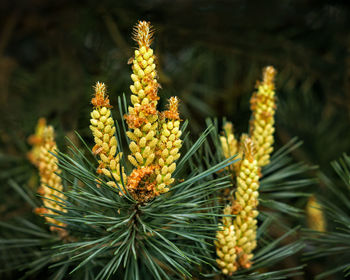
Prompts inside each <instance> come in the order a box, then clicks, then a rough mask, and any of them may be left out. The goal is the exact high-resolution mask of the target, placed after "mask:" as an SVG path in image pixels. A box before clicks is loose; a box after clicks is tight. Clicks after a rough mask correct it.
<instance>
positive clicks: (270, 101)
mask: <svg viewBox="0 0 350 280" xmlns="http://www.w3.org/2000/svg"><path fill="white" fill-rule="evenodd" d="M275 76H276V70H275V68H273V67H272V66H267V67H266V68H265V69H264V70H263V80H262V82H260V83H258V86H257V91H256V92H255V93H254V94H253V96H252V98H251V99H250V108H251V110H252V120H251V124H250V137H251V138H252V140H253V142H254V145H255V151H256V152H255V156H256V159H257V161H258V166H259V167H263V166H265V165H267V164H268V163H269V162H270V155H271V153H272V151H273V143H274V138H273V133H274V130H275V129H274V124H275V111H276V100H275V99H276V98H275V83H274V79H275Z"/></svg>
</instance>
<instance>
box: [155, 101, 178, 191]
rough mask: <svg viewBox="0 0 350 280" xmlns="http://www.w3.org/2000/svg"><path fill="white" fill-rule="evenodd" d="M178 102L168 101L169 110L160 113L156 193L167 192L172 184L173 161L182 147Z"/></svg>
mask: <svg viewBox="0 0 350 280" xmlns="http://www.w3.org/2000/svg"><path fill="white" fill-rule="evenodd" d="M178 103H179V100H178V99H177V98H176V97H171V98H170V99H169V105H168V106H169V109H168V110H167V111H164V112H163V113H162V120H161V128H160V134H161V135H162V137H161V138H160V140H159V142H158V145H157V149H158V151H159V152H158V153H157V154H158V157H157V161H156V163H157V164H158V165H159V166H161V167H162V168H161V169H160V168H159V169H156V174H157V175H158V176H157V191H158V192H159V193H164V192H167V191H168V190H169V186H170V185H171V184H172V183H173V182H174V178H172V173H173V172H174V171H175V169H176V163H175V161H176V160H177V159H179V158H180V152H179V150H180V148H181V145H182V141H181V139H180V137H181V133H182V132H181V129H180V118H179V112H178Z"/></svg>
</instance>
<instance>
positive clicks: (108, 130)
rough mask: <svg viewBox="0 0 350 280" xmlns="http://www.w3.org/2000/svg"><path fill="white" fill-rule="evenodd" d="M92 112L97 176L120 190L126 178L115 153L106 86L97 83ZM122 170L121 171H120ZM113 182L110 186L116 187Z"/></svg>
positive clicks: (118, 157)
mask: <svg viewBox="0 0 350 280" xmlns="http://www.w3.org/2000/svg"><path fill="white" fill-rule="evenodd" d="M91 103H92V104H93V111H92V113H91V120H90V123H91V125H90V130H91V132H92V135H93V136H94V140H95V146H94V147H93V149H92V151H93V153H94V154H95V155H96V156H97V158H98V163H99V166H98V168H97V173H98V174H104V175H105V176H107V177H108V178H110V179H111V180H116V181H117V184H118V185H119V187H120V188H121V189H122V188H123V187H122V186H123V184H122V181H121V180H122V177H123V178H126V175H125V173H124V169H123V168H122V169H121V166H120V159H121V157H122V153H117V150H118V146H117V139H116V137H115V125H114V121H113V118H112V117H111V106H110V104H109V98H108V95H107V93H106V86H105V85H104V84H103V83H99V82H97V84H96V86H95V96H94V97H93V98H92V101H91ZM121 170H122V171H121ZM117 184H116V183H115V182H113V181H111V182H109V185H110V186H115V187H117Z"/></svg>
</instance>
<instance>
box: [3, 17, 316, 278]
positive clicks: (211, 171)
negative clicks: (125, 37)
mask: <svg viewBox="0 0 350 280" xmlns="http://www.w3.org/2000/svg"><path fill="white" fill-rule="evenodd" d="M153 35H154V31H153V28H152V26H151V25H150V23H149V22H145V21H140V22H138V23H137V24H136V25H135V27H134V33H133V39H134V40H135V41H136V43H137V47H136V49H135V50H134V55H133V57H132V58H130V60H129V64H131V72H132V73H131V81H132V84H131V86H130V92H129V94H127V95H128V96H130V98H129V99H128V100H129V102H128V101H127V98H126V96H125V95H123V96H119V97H118V102H117V106H116V104H115V103H114V102H113V101H114V100H115V99H117V95H116V94H114V93H113V92H111V91H110V90H109V88H108V87H107V86H106V85H105V84H104V83H102V82H97V83H96V84H95V85H94V88H93V90H91V91H93V96H92V99H91V104H90V109H91V112H90V125H89V129H90V132H91V136H92V137H91V140H92V142H93V143H92V144H91V143H89V142H88V141H87V142H86V141H85V140H84V139H83V138H82V137H81V136H80V135H79V134H77V136H78V138H79V139H80V140H81V143H80V144H79V145H76V144H74V142H73V141H71V142H70V147H69V149H68V153H63V152H60V151H59V150H58V149H57V145H56V142H55V139H54V130H53V128H52V126H47V125H46V123H45V122H44V121H42V120H41V121H39V125H38V128H37V130H36V133H35V136H33V137H31V138H30V139H31V140H30V143H32V144H33V145H34V148H33V151H32V153H31V155H30V156H29V158H30V159H31V161H32V162H33V164H35V165H36V166H37V167H38V170H39V176H40V187H39V191H38V192H39V195H40V199H41V201H42V203H41V205H40V206H39V205H37V204H36V203H34V202H31V204H32V206H33V208H34V209H36V210H34V211H35V212H36V213H37V214H39V215H41V216H43V217H44V219H42V218H40V217H37V219H41V224H42V225H43V226H42V227H39V226H38V225H37V224H34V223H29V222H27V221H25V224H26V225H27V226H28V227H29V228H30V230H24V232H25V234H26V235H25V238H23V239H21V241H20V242H19V241H18V240H20V239H19V238H13V239H11V238H7V239H6V241H4V242H3V243H0V244H6V246H4V247H1V249H4V250H5V249H11V248H17V249H18V248H20V249H21V250H23V251H24V252H25V254H23V256H24V255H25V256H26V257H23V259H19V260H17V261H16V263H17V266H13V267H21V268H22V269H24V270H25V271H26V273H27V275H28V277H33V274H35V273H36V272H38V271H40V270H41V269H44V270H48V269H52V271H53V274H52V277H53V279H64V278H68V277H69V278H72V279H94V280H95V279H112V278H117V279H143V280H153V279H157V280H163V279H166V280H173V279H174V280H175V279H203V277H204V276H205V277H206V278H208V279H215V280H216V279H227V278H231V279H277V278H280V277H288V276H290V275H295V274H298V273H299V272H298V269H299V268H298V267H296V268H295V267H293V268H290V269H286V270H279V271H272V272H269V271H268V272H265V271H263V272H261V271H260V269H262V268H264V269H265V268H267V267H269V266H273V265H274V264H275V263H276V262H277V261H280V259H281V258H277V257H276V256H278V255H282V256H283V257H288V256H290V255H292V254H294V253H296V252H298V251H299V250H300V249H301V248H302V243H301V242H293V243H291V244H288V245H285V246H281V247H278V245H279V243H280V242H281V241H282V240H284V238H282V237H281V238H278V239H277V240H275V241H273V242H269V240H268V238H266V236H263V233H266V232H265V231H264V232H261V230H260V229H261V228H263V229H264V228H266V227H268V225H270V224H271V223H272V222H275V220H274V219H273V217H269V216H267V215H266V213H267V212H264V211H261V212H260V211H259V209H258V205H259V204H261V205H263V206H265V205H268V206H270V208H272V209H275V210H281V208H283V207H285V206H288V205H287V204H282V203H275V201H274V198H273V197H272V196H269V195H264V193H263V192H262V193H261V190H262V191H264V190H265V191H267V192H269V191H271V190H273V191H274V194H279V195H280V196H281V197H283V195H284V192H283V191H281V192H280V193H278V192H276V189H275V188H276V186H277V185H279V186H283V183H281V180H280V178H286V177H288V179H290V181H288V183H286V184H289V185H288V186H289V188H293V187H301V186H305V185H307V184H309V183H310V182H309V181H308V180H304V181H303V182H302V183H300V182H297V181H293V179H291V177H290V174H291V172H289V171H288V169H289V168H290V166H288V163H289V161H288V158H287V157H286V155H287V154H288V153H289V152H290V150H291V149H292V148H293V147H294V146H295V145H294V144H295V143H291V144H290V146H287V147H285V148H283V149H282V150H280V151H277V152H276V153H275V154H274V155H270V154H271V152H272V143H273V139H272V140H271V137H272V136H271V135H272V133H273V125H274V121H273V117H274V110H275V105H274V86H273V76H274V74H275V72H274V71H272V70H271V69H272V68H271V69H270V68H267V70H265V72H264V73H265V74H264V78H263V82H262V83H261V85H259V86H258V90H257V93H255V94H254V97H253V99H254V100H256V101H252V109H253V117H252V125H251V131H250V133H249V134H243V135H242V136H241V137H240V138H235V135H234V131H233V125H232V124H230V123H226V124H224V133H223V134H222V135H221V136H219V135H218V134H217V127H216V124H215V123H214V124H212V123H210V124H208V128H207V129H206V130H205V131H204V132H203V133H202V134H201V135H200V136H199V137H198V139H197V140H196V141H194V142H192V140H191V139H190V137H189V133H185V132H186V131H185V129H186V126H187V125H188V124H189V122H188V121H184V120H182V117H181V114H180V111H181V101H180V100H179V98H178V97H176V96H174V97H171V98H169V100H168V102H167V105H166V106H164V108H163V109H161V108H160V102H159V100H160V99H161V98H162V96H161V94H160V92H161V91H160V89H161V87H160V84H159V82H158V74H157V59H156V56H155V53H154V51H153V49H152V42H153ZM158 103H159V104H158ZM113 105H114V106H113ZM86 106H88V104H86ZM114 116H120V118H119V119H118V120H116V119H115V118H114ZM261 130H264V131H265V132H266V131H267V132H266V133H265V134H263V135H264V136H263V137H262V138H261V137H260V134H261V133H260V132H261ZM210 136H212V137H211V138H210ZM266 143H267V144H266ZM211 144H214V145H213V146H211ZM213 149H214V150H213ZM34 151H35V152H34ZM38 151H39V152H38ZM237 154H238V156H237ZM238 158H241V160H240V161H238ZM268 162H269V164H267V163H268ZM262 167H263V168H262ZM305 170H307V167H305V166H304V165H300V166H298V167H294V168H293V171H294V173H293V172H292V175H295V174H297V175H300V174H301V173H303V172H304V171H305ZM265 174H266V176H265ZM269 174H271V175H270V176H269ZM276 178H277V179H276ZM264 180H265V182H264ZM226 190H229V192H228V194H227V191H226ZM223 194H225V195H223ZM25 198H26V200H27V201H31V200H30V198H29V196H26V197H25ZM266 202H267V203H266ZM287 211H289V212H292V213H293V211H294V214H296V215H298V214H299V211H298V210H297V209H295V208H293V207H290V208H288V209H287ZM264 215H265V216H264ZM43 221H46V223H47V224H49V227H46V225H44V223H43ZM260 223H263V226H262V227H259V224H260ZM0 225H2V224H1V223H0ZM5 226H6V225H5ZM8 227H9V226H8ZM10 228H11V227H10ZM33 229H35V230H33ZM16 230H17V231H18V232H23V226H19V227H16ZM294 232H295V230H294V229H293V230H290V231H289V232H287V233H286V235H285V236H284V237H287V236H292V235H293V233H294ZM0 242H2V239H1V238H0ZM16 242H17V243H18V244H16ZM262 244H263V246H262ZM11 246H12V247H11ZM21 246H22V247H23V248H22V247H21ZM6 252H7V251H6ZM38 263H41V265H40V266H38ZM270 276H271V277H270Z"/></svg>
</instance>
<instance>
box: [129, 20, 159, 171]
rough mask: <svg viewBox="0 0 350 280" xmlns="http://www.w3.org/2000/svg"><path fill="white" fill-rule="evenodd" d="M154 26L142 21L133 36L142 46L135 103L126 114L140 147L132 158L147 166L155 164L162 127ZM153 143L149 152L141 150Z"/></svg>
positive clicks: (137, 57)
mask: <svg viewBox="0 0 350 280" xmlns="http://www.w3.org/2000/svg"><path fill="white" fill-rule="evenodd" d="M152 35H153V31H152V27H151V25H150V23H149V22H145V21H140V22H138V23H137V24H136V26H135V27H134V33H133V38H134V40H135V41H136V42H137V43H138V46H139V48H138V49H137V50H135V55H134V58H133V60H132V62H131V64H132V71H133V73H132V74H131V80H132V81H133V85H131V86H130V89H131V92H132V93H133V94H132V95H131V103H132V105H133V106H130V107H129V113H128V114H127V115H125V119H126V122H127V124H128V126H129V129H130V131H128V133H127V135H128V137H129V138H130V139H131V140H133V141H134V142H135V144H136V145H137V146H138V149H136V148H135V147H133V148H132V149H131V157H129V160H130V162H131V163H132V164H133V165H134V166H135V167H139V168H141V167H145V166H150V165H152V164H153V160H152V154H154V152H155V147H156V145H157V142H158V139H157V138H156V137H155V135H156V134H157V130H158V111H157V104H158V99H159V97H158V95H157V94H158V88H159V84H158V82H157V79H156V77H157V72H156V69H155V68H156V67H155V64H154V61H155V56H154V54H153V50H152V48H151V47H150V46H151V43H152ZM147 147H149V148H150V150H149V151H148V152H146V153H139V152H138V150H143V149H145V148H147Z"/></svg>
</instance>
